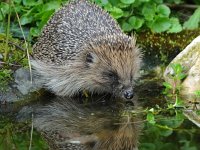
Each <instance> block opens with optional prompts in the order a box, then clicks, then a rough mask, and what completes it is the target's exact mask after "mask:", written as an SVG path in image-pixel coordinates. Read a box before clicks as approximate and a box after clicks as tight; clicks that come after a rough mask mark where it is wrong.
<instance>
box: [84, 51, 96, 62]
mask: <svg viewBox="0 0 200 150" xmlns="http://www.w3.org/2000/svg"><path fill="white" fill-rule="evenodd" d="M86 62H87V63H95V62H97V55H96V54H95V53H93V52H89V53H87V54H86Z"/></svg>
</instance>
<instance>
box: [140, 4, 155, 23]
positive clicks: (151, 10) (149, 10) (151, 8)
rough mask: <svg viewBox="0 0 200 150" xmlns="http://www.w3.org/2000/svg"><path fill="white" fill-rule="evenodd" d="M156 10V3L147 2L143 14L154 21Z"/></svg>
mask: <svg viewBox="0 0 200 150" xmlns="http://www.w3.org/2000/svg"><path fill="white" fill-rule="evenodd" d="M155 10H156V6H155V5H148V4H146V5H144V7H143V8H142V14H143V16H144V17H145V19H146V20H148V21H152V20H153V19H154V16H155Z"/></svg>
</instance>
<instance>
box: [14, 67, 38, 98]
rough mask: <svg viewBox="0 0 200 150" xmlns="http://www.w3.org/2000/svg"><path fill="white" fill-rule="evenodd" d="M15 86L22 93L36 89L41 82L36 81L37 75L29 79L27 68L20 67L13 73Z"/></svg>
mask: <svg viewBox="0 0 200 150" xmlns="http://www.w3.org/2000/svg"><path fill="white" fill-rule="evenodd" d="M14 81H15V85H14V86H15V87H16V88H17V89H18V90H19V91H20V92H21V93H22V94H23V95H26V94H28V93H29V92H33V91H37V90H38V89H40V88H41V87H42V85H41V83H39V82H37V81H38V80H37V77H36V76H34V77H33V80H32V81H31V77H30V72H29V69H25V68H20V69H18V70H16V71H15V73H14Z"/></svg>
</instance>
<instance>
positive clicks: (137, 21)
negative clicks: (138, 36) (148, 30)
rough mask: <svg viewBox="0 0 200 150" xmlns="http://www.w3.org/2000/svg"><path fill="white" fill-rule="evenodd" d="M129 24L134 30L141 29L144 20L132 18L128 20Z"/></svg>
mask: <svg viewBox="0 0 200 150" xmlns="http://www.w3.org/2000/svg"><path fill="white" fill-rule="evenodd" d="M128 22H129V24H130V25H131V26H132V28H133V29H139V28H140V27H141V26H142V25H143V23H144V20H143V19H140V18H137V17H135V16H132V17H130V18H129V19H128Z"/></svg>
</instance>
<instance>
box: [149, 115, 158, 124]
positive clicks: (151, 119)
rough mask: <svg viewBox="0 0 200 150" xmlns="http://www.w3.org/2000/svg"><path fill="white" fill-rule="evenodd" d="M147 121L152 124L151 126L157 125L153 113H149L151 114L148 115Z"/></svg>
mask: <svg viewBox="0 0 200 150" xmlns="http://www.w3.org/2000/svg"><path fill="white" fill-rule="evenodd" d="M147 121H148V122H149V123H151V124H155V123H156V122H155V118H154V115H153V113H152V112H149V113H148V114H147Z"/></svg>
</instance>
